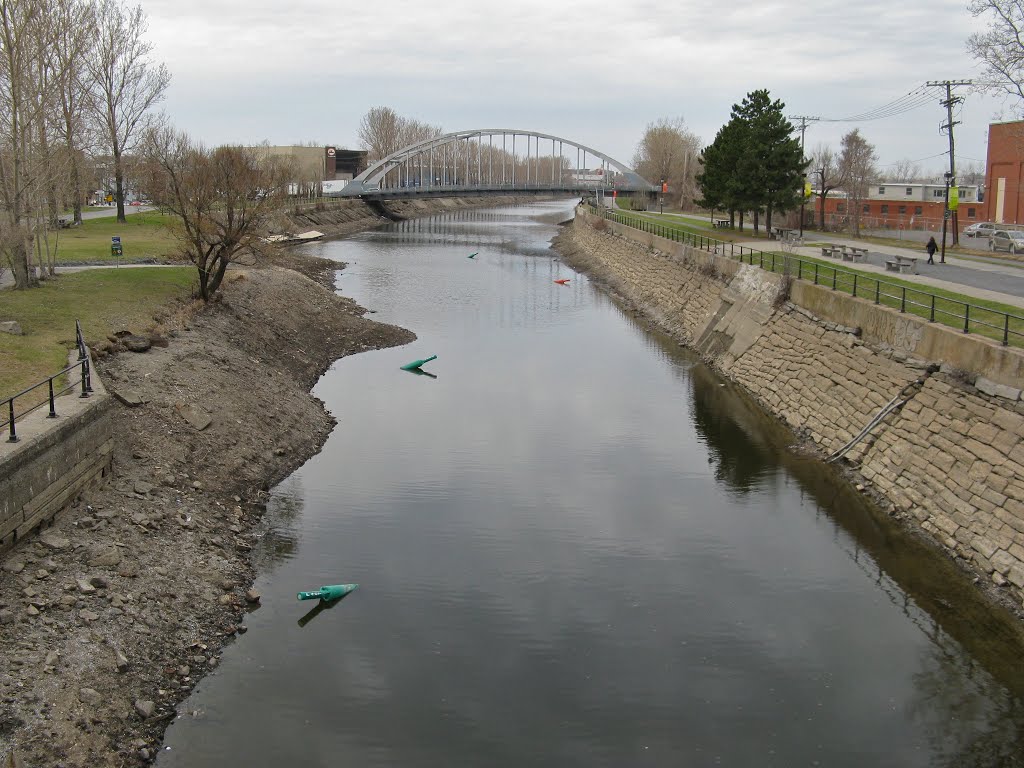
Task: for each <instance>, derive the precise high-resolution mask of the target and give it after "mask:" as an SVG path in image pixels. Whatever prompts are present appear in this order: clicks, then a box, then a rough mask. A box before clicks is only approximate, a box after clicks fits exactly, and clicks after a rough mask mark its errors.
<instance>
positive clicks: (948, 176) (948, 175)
mask: <svg viewBox="0 0 1024 768" xmlns="http://www.w3.org/2000/svg"><path fill="white" fill-rule="evenodd" d="M942 175H943V176H944V177H945V179H946V192H945V194H944V195H943V198H942V199H943V203H942V253H941V255H940V256H939V264H945V263H946V225H947V222H949V180H950V179H951V178H953V174H952V173H950V172H949V171H946V172H945V173H944V174H942Z"/></svg>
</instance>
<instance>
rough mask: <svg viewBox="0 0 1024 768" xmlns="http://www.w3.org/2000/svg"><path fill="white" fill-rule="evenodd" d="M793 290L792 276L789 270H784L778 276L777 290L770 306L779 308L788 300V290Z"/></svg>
mask: <svg viewBox="0 0 1024 768" xmlns="http://www.w3.org/2000/svg"><path fill="white" fill-rule="evenodd" d="M792 290H793V276H792V275H791V274H789V272H784V273H783V274H782V276H781V277H780V278H779V290H778V292H777V293H776V294H775V301H773V302H772V306H774V307H775V308H776V309H779V308H780V307H781V306H782V305H783V304H785V303H786V302H787V301H789V295H790V292H791V291H792Z"/></svg>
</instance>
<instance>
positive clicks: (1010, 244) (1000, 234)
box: [988, 229, 1024, 253]
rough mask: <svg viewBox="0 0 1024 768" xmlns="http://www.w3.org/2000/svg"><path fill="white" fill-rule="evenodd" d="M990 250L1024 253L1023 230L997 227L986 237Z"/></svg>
mask: <svg viewBox="0 0 1024 768" xmlns="http://www.w3.org/2000/svg"><path fill="white" fill-rule="evenodd" d="M988 249H989V250H990V251H1006V252H1007V253H1024V232H1021V231H1020V230H1016V229H997V230H996V231H995V232H993V233H992V236H991V237H990V238H989V239H988Z"/></svg>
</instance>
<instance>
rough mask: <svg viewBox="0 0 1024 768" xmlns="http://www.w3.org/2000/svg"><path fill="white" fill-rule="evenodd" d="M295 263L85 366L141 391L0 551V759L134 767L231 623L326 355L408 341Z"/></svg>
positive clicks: (323, 420)
mask: <svg viewBox="0 0 1024 768" xmlns="http://www.w3.org/2000/svg"><path fill="white" fill-rule="evenodd" d="M302 261H303V266H304V270H305V271H306V272H309V273H310V274H311V275H312V276H313V277H315V278H317V279H316V280H314V279H311V278H310V277H306V276H304V275H301V274H299V273H297V272H296V271H293V270H291V269H287V268H283V267H281V266H267V267H265V268H260V269H250V270H244V271H239V272H237V273H235V274H234V275H233V276H232V277H230V278H229V280H228V281H227V282H226V285H225V287H224V292H223V298H222V300H221V301H218V302H215V303H213V304H211V305H209V306H208V307H203V306H200V305H197V304H182V305H180V306H178V307H175V308H173V309H172V310H169V311H167V312H166V313H165V314H164V315H163V316H162V318H161V326H162V331H163V337H164V338H165V339H166V346H155V347H153V348H152V349H150V351H148V352H146V353H144V354H132V353H127V352H120V353H117V354H111V355H108V356H106V357H104V358H102V359H101V360H100V361H99V362H98V370H99V373H100V375H101V376H102V377H103V380H104V382H105V383H106V385H107V387H108V389H109V390H111V391H113V392H114V393H117V394H121V395H133V396H134V398H135V399H138V400H141V401H143V405H141V406H137V407H132V408H130V407H128V406H126V405H123V404H121V403H118V404H116V406H115V414H114V424H115V436H116V447H115V455H114V471H113V477H112V480H111V481H110V482H109V483H107V484H106V485H105V486H103V487H99V488H95V489H93V490H91V491H89V492H87V493H86V494H85V495H84V496H83V497H82V498H81V499H79V500H78V501H77V503H76V504H75V505H74V506H73V507H72V508H70V509H69V510H66V511H65V512H63V513H62V514H61V515H60V516H59V517H58V519H57V520H56V522H55V524H54V525H53V526H52V527H51V528H49V529H47V530H46V531H44V532H43V533H42V534H41V535H39V536H38V537H35V538H32V539H27V540H26V541H25V542H24V543H23V544H21V545H19V546H18V547H16V548H15V549H14V550H13V551H12V552H10V553H8V554H7V555H6V556H4V557H3V559H2V561H0V567H2V569H3V570H2V571H0V700H2V701H3V708H2V713H0V756H4V755H8V754H11V753H13V754H16V755H17V757H18V759H20V760H21V763H18V764H19V765H25V766H66V767H67V768H71V766H82V767H83V768H84V766H108V765H109V766H114V765H117V766H121V765H140V764H144V763H145V762H147V761H149V760H151V759H153V758H154V757H155V755H156V750H157V749H158V747H159V742H160V739H161V736H162V733H163V730H164V728H165V727H166V724H167V722H168V721H169V720H170V719H171V718H172V717H173V716H174V712H175V705H176V704H177V703H178V702H179V701H180V700H182V699H183V698H185V697H186V696H187V695H188V693H189V691H190V690H191V689H192V687H193V686H194V685H195V684H196V682H197V681H198V679H199V678H200V677H201V676H202V675H203V674H204V673H205V672H206V671H208V670H209V669H211V668H212V667H213V666H215V665H216V664H217V659H218V657H219V655H220V653H221V649H222V647H223V645H224V644H225V643H227V642H229V641H230V639H231V638H232V637H233V636H234V635H235V633H237V632H241V631H244V627H245V615H246V612H247V611H250V610H253V609H255V608H258V605H259V601H258V596H256V595H254V594H251V593H249V594H247V591H248V589H249V585H250V584H251V583H252V578H253V572H252V567H251V565H250V562H249V554H248V553H249V552H250V550H251V549H252V547H253V545H254V544H255V542H256V540H257V539H258V538H259V537H260V535H261V532H262V520H263V517H262V515H263V504H264V501H265V499H266V491H267V489H268V488H270V487H271V486H272V485H273V484H274V483H276V482H277V481H279V480H280V479H282V478H284V477H285V476H287V475H288V474H289V473H290V472H292V471H293V470H294V469H296V468H297V467H298V466H300V465H301V464H302V463H303V462H304V461H305V460H306V459H307V458H308V457H310V456H311V455H313V454H314V453H316V452H317V451H318V450H319V449H320V447H321V446H322V445H323V442H324V440H325V439H326V437H327V435H328V433H329V432H330V431H331V429H332V427H333V426H334V421H333V419H332V417H331V416H330V415H329V414H327V413H326V412H325V411H324V409H323V407H322V403H321V402H320V401H318V400H317V399H315V398H313V397H312V396H311V395H309V389H310V388H311V386H312V385H313V384H314V383H315V382H316V380H317V379H318V378H319V377H320V375H321V374H322V373H323V372H324V371H325V370H326V369H327V367H328V366H329V365H330V364H331V363H332V362H333V361H334V360H336V359H338V358H340V357H344V356H346V355H350V354H354V353H356V352H361V351H364V350H367V349H379V348H383V347H388V346H393V345H399V344H406V343H408V342H410V341H412V340H413V339H414V338H415V336H414V334H412V333H411V332H409V331H406V330H403V329H401V328H397V327H394V326H390V325H385V324H381V323H376V322H373V321H372V320H369V319H367V318H365V317H364V316H363V313H364V311H363V310H362V309H361V308H360V307H358V306H357V305H356V304H354V303H353V302H352V301H349V300H347V299H345V298H341V297H338V296H336V295H334V293H333V292H332V291H331V290H329V289H328V288H325V287H323V286H324V284H328V285H329V284H330V283H331V279H332V276H333V270H334V268H335V266H336V265H335V264H333V263H331V262H314V261H312V260H310V259H302ZM207 421H208V424H205V425H204V422H207ZM353 439H358V436H353ZM5 765H6V763H5Z"/></svg>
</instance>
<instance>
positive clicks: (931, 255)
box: [924, 236, 939, 264]
mask: <svg viewBox="0 0 1024 768" xmlns="http://www.w3.org/2000/svg"><path fill="white" fill-rule="evenodd" d="M924 249H925V250H926V251H928V261H927V262H926V263H928V264H934V263H935V252H936V251H937V250H939V244H938V243H936V242H935V237H934V236H933V237H929V238H928V245H926V246H925V247H924Z"/></svg>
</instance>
